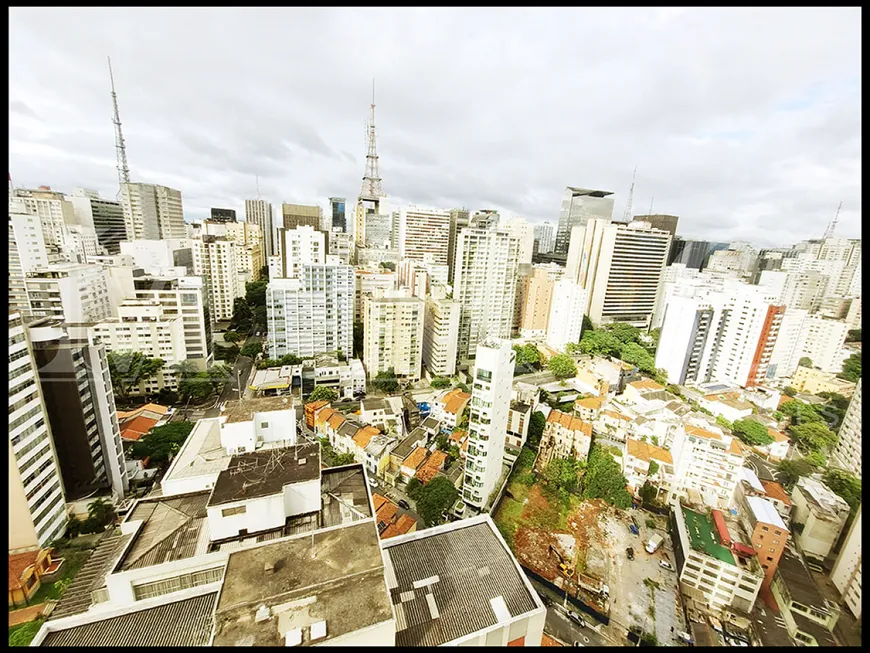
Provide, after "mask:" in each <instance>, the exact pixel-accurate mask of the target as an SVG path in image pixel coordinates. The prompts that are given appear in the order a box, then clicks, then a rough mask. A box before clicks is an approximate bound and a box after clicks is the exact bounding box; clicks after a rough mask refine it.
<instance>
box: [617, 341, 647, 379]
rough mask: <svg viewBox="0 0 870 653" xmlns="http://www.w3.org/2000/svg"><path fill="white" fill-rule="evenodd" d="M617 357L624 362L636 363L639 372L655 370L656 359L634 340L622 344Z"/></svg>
mask: <svg viewBox="0 0 870 653" xmlns="http://www.w3.org/2000/svg"><path fill="white" fill-rule="evenodd" d="M619 358H620V359H622V360H624V361H625V362H626V363H631V364H632V365H636V366H637V369H639V370H640V371H641V372H647V373H650V372H655V369H656V361H655V359H654V358H653V357H652V356H651V355H650V353H649V352H648V351H647V350H646V349H644V348H643V347H641V346H640V345H639V344H637V343H636V342H629V343H626V344H624V345H623V346H622V349H621V350H620V353H619Z"/></svg>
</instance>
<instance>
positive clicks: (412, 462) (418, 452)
mask: <svg viewBox="0 0 870 653" xmlns="http://www.w3.org/2000/svg"><path fill="white" fill-rule="evenodd" d="M428 453H429V452H428V451H427V450H426V448H425V447H417V448H416V449H414V451H412V452H411V453H410V455H409V456H408V457H407V458H405V462H403V463H402V466H403V467H409V468H411V469H417V468H418V467H419V466H420V464H421V463H422V462H423V461H424V460H425V459H426V455H427V454H428Z"/></svg>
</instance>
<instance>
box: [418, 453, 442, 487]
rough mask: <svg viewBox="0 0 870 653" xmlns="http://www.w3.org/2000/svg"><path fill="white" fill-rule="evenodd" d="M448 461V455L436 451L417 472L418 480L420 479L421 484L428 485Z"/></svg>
mask: <svg viewBox="0 0 870 653" xmlns="http://www.w3.org/2000/svg"><path fill="white" fill-rule="evenodd" d="M445 460H447V454H446V453H444V452H443V451H435V452H434V453H433V454H432V455H431V456H429V457H428V458H427V459H426V462H424V463H423V464H422V465H420V467H419V469H418V470H417V474H416V476H417V478H418V479H420V482H421V483H428V482H429V481H431V480H432V479H433V478H435V475H436V474H437V473H438V470H440V469H441V467H442V466H443V465H444V461H445Z"/></svg>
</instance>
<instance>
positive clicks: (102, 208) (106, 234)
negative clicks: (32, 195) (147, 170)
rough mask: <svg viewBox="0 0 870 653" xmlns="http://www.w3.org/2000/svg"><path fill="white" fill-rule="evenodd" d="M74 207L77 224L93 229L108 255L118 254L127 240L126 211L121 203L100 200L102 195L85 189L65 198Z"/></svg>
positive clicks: (76, 190)
mask: <svg viewBox="0 0 870 653" xmlns="http://www.w3.org/2000/svg"><path fill="white" fill-rule="evenodd" d="M64 199H66V200H67V201H68V202H71V203H72V205H73V212H74V214H75V219H76V224H79V225H82V226H84V227H88V228H90V229H93V230H94V231H95V233H96V236H97V242H98V243H99V245H100V248H102V249H105V250H106V252H107V253H108V254H117V253H118V252H119V251H120V249H119V243H120V242H121V241H122V240H126V238H127V228H126V226H125V224H124V209H123V207H122V206H121V203H120V202H115V201H113V200H105V199H101V198H100V194H99V193H97V192H96V191H93V190H87V189H85V188H76V189H74V190H73V194H72V195H67V196H65V198H64Z"/></svg>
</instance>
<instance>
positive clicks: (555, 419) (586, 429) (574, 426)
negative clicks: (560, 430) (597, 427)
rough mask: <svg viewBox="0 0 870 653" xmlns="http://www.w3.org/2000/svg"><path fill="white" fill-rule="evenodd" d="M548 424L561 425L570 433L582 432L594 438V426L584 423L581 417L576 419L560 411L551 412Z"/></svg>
mask: <svg viewBox="0 0 870 653" xmlns="http://www.w3.org/2000/svg"><path fill="white" fill-rule="evenodd" d="M547 422H548V423H553V424H559V425H561V426H563V427H565V428H566V429H568V430H569V431H580V432H581V433H583V434H584V435H588V436H589V437H592V424H590V423H589V422H584V421H583V420H582V419H580V418H579V417H574V416H573V415H569V414H567V413H563V412H562V411H559V410H551V411H550V415H549V416H548V417H547Z"/></svg>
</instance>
